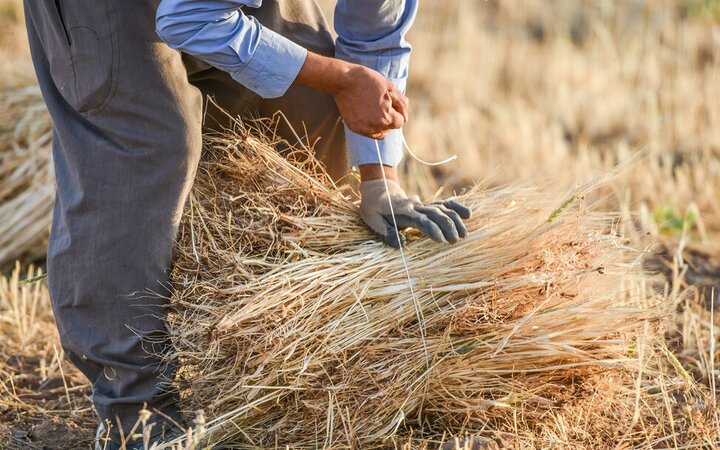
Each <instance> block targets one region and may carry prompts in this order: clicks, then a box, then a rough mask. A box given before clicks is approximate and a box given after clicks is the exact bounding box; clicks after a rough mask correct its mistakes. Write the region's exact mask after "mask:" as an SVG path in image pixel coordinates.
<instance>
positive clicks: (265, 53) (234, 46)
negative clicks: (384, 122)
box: [157, 0, 418, 167]
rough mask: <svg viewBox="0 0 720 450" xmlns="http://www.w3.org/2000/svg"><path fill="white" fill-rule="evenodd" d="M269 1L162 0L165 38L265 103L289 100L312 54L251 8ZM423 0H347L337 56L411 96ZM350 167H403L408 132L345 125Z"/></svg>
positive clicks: (339, 16)
mask: <svg viewBox="0 0 720 450" xmlns="http://www.w3.org/2000/svg"><path fill="white" fill-rule="evenodd" d="M261 3H262V0H162V2H161V3H160V5H159V7H158V10H157V33H158V36H160V38H161V39H163V40H164V41H165V42H167V44H168V45H170V46H171V47H172V48H175V49H178V50H181V51H183V52H185V53H188V54H190V55H193V56H195V57H197V58H199V59H201V60H203V61H205V62H207V63H208V64H210V65H212V66H214V67H217V68H219V69H221V70H224V71H226V72H228V73H229V74H230V75H231V76H232V77H233V79H234V80H236V81H237V82H238V83H240V84H242V85H243V86H245V87H247V88H248V89H250V90H252V91H253V92H255V93H257V94H258V95H260V96H261V97H264V98H274V97H280V96H282V95H283V94H284V93H285V92H286V91H287V89H288V88H289V87H290V85H291V84H292V83H293V81H294V80H295V78H296V77H297V75H298V72H300V69H301V68H302V65H303V63H304V62H305V57H306V56H307V50H305V49H304V48H302V47H301V46H299V45H298V44H296V43H294V42H292V41H291V40H290V39H288V38H286V37H284V36H281V35H279V34H277V33H275V32H274V31H272V30H270V29H268V28H265V27H263V26H262V24H260V23H259V22H258V21H257V20H256V19H255V18H254V17H252V11H251V9H248V10H245V11H247V12H248V14H247V15H246V14H245V12H244V11H243V10H241V9H240V8H241V7H243V6H247V7H248V8H258V7H260V5H261ZM417 7H418V0H339V1H338V2H337V6H336V7H335V30H336V31H337V34H338V38H337V41H336V42H335V56H336V57H337V58H339V59H342V60H345V61H350V62H353V63H357V64H361V65H363V66H366V67H369V68H371V69H375V70H377V71H378V72H380V73H381V74H382V75H384V76H386V77H387V78H388V79H389V80H390V81H392V82H393V83H394V84H395V85H396V86H397V87H398V89H400V90H401V91H403V92H404V91H405V86H406V83H407V76H408V64H409V59H410V51H411V47H410V44H409V43H408V42H407V41H406V40H405V35H406V34H407V32H408V31H409V29H410V26H411V25H412V22H413V20H414V19H415V15H416V14H417ZM345 133H346V136H347V144H348V152H349V157H350V164H351V165H353V166H355V167H357V166H359V165H361V164H376V163H379V162H380V160H381V159H382V162H383V164H386V165H389V166H396V165H398V164H399V163H400V161H401V160H402V154H403V142H402V141H403V139H402V130H393V131H391V132H390V133H388V135H387V137H386V138H385V139H384V140H382V141H378V144H379V147H380V155H378V152H377V149H376V146H375V140H374V139H370V138H367V137H364V136H360V135H358V134H356V133H353V132H352V131H350V130H349V129H348V128H347V127H345Z"/></svg>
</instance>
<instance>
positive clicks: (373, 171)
mask: <svg viewBox="0 0 720 450" xmlns="http://www.w3.org/2000/svg"><path fill="white" fill-rule="evenodd" d="M358 170H359V171H360V181H361V182H362V181H372V180H380V179H383V178H387V179H388V180H392V181H394V182H396V183H399V182H400V179H399V177H398V170H397V167H393V166H386V165H382V164H361V165H360V166H358ZM383 174H384V177H383Z"/></svg>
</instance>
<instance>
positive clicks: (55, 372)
mask: <svg viewBox="0 0 720 450" xmlns="http://www.w3.org/2000/svg"><path fill="white" fill-rule="evenodd" d="M332 3H333V2H332V1H330V0H323V1H322V4H323V7H324V8H326V9H327V11H328V12H329V13H328V17H329V18H331V11H332ZM0 27H1V28H0V29H2V30H3V33H2V34H0V58H2V61H3V63H2V64H1V65H0V86H2V89H3V90H2V91H0V92H2V93H3V94H2V95H3V97H5V96H6V95H7V94H6V93H7V92H10V91H8V90H7V89H10V88H17V87H22V86H29V87H30V91H28V92H29V94H28V95H30V96H32V95H35V98H36V95H37V93H36V92H34V91H32V89H33V88H32V86H33V84H34V77H33V72H32V65H31V63H30V59H29V52H28V49H27V42H26V38H25V30H24V25H23V18H22V7H21V2H20V1H18V0H0ZM410 41H411V43H412V44H413V46H414V53H413V57H412V62H411V76H410V82H409V86H408V96H409V98H410V100H411V120H410V123H409V124H408V125H407V127H406V137H407V141H408V143H409V145H410V146H411V147H412V149H413V151H414V152H415V153H416V154H418V155H419V156H421V157H422V158H424V159H426V160H431V161H434V160H442V159H445V158H446V157H448V156H450V155H453V154H454V155H457V156H458V159H457V161H454V162H451V163H448V164H445V165H442V166H438V167H427V166H425V165H422V164H420V163H418V162H417V161H415V160H413V159H412V158H410V157H407V158H406V160H405V162H404V165H403V172H404V183H405V184H406V185H407V187H408V189H407V190H409V191H415V192H418V193H420V194H421V195H422V196H425V197H429V196H431V195H433V194H434V193H435V192H436V191H437V190H438V189H440V188H441V187H445V189H449V190H453V189H462V188H463V187H466V186H469V185H471V184H473V183H474V182H476V181H477V180H483V183H485V184H486V185H488V186H498V185H519V184H522V185H540V186H543V187H544V189H548V190H552V191H560V192H565V191H569V190H570V189H571V188H573V187H577V186H580V185H582V184H584V183H586V182H588V181H590V180H592V179H594V178H596V177H598V176H603V175H607V174H609V173H615V172H616V173H617V174H616V175H615V177H614V178H613V180H612V181H611V182H610V183H608V184H607V185H606V186H605V187H604V188H603V189H602V190H601V191H600V192H599V193H598V194H597V195H598V198H597V199H601V200H602V208H605V209H607V210H610V211H620V212H621V213H622V216H621V217H622V218H623V220H622V223H621V226H622V228H623V230H624V232H625V235H626V236H627V237H628V242H629V243H630V244H631V245H632V246H634V247H635V248H640V249H645V251H646V256H647V261H646V263H645V264H646V267H647V268H648V270H649V271H652V272H656V273H658V274H660V276H659V277H657V278H656V280H657V282H656V285H655V288H656V289H658V290H660V291H665V292H666V293H667V295H666V297H667V299H668V301H671V302H673V303H674V305H673V307H674V308H675V310H676V311H677V313H678V314H677V317H676V318H675V319H674V320H673V321H672V323H671V324H669V326H668V332H667V340H668V344H669V346H670V348H671V349H672V350H673V351H674V352H675V355H676V357H677V359H678V360H679V362H680V363H682V364H683V366H684V367H685V368H686V370H687V371H688V373H689V374H690V375H691V376H693V377H694V378H695V379H697V380H698V381H700V382H702V383H703V384H705V385H707V386H708V388H709V389H710V390H711V391H712V392H713V395H712V396H710V397H708V401H709V402H715V401H716V399H715V396H714V386H715V383H716V381H717V379H718V371H717V369H716V368H715V364H714V362H715V360H716V355H715V352H714V346H715V344H716V341H717V335H718V333H717V331H720V330H717V326H718V324H720V321H719V320H717V319H716V318H715V317H714V314H713V313H712V312H713V310H714V308H715V307H717V306H718V298H719V297H720V296H719V295H718V292H715V294H714V295H713V288H714V289H715V291H717V290H718V287H720V240H719V237H720V2H718V1H715V0H657V1H654V0H645V1H642V0H614V1H611V0H597V1H590V0H588V1H570V0H557V1H545V0H493V1H483V0H469V1H467V0H446V1H435V0H425V1H421V11H420V14H419V16H418V19H417V22H416V25H415V27H414V29H413V31H412V33H411V36H410ZM10 100H11V99H9V98H0V103H7V102H9V101H10ZM33 117H35V116H33ZM36 117H37V119H36V120H37V121H38V122H34V121H33V123H39V122H40V121H41V120H44V119H42V118H40V116H36ZM34 120H35V119H34ZM19 124H21V125H23V126H27V125H28V124H27V123H24V122H22V120H20V119H17V118H14V116H11V115H7V114H6V115H3V116H2V117H0V132H1V133H2V137H0V214H2V215H0V229H2V230H9V231H6V232H5V234H4V236H0V242H2V243H3V244H2V245H3V246H4V248H0V255H4V257H5V259H4V260H3V261H1V263H2V266H3V270H4V272H5V273H9V272H10V270H11V269H12V268H13V267H14V260H15V259H20V261H21V264H22V265H26V264H29V263H31V262H35V263H39V264H42V248H43V245H44V243H43V242H44V238H45V235H46V233H47V227H48V225H49V217H48V216H47V214H46V213H43V214H41V215H40V216H38V217H32V220H31V222H32V223H33V224H34V225H35V227H36V228H37V230H31V231H32V233H29V232H28V227H27V226H25V225H23V226H19V225H17V224H20V223H26V222H22V221H21V219H22V218H26V217H28V214H29V213H30V212H35V213H37V211H39V210H40V209H39V207H37V205H42V208H47V199H48V195H51V194H49V193H48V192H47V186H48V185H50V186H51V183H52V181H51V177H50V176H46V175H47V173H46V171H47V167H48V166H47V164H46V162H47V159H45V160H43V156H42V155H43V154H45V155H46V156H45V158H47V150H48V146H47V142H46V143H45V144H43V145H42V146H40V147H37V148H34V149H32V152H31V154H32V155H35V156H33V160H34V161H36V163H34V164H25V165H23V164H18V163H17V161H18V158H21V155H27V154H28V151H27V148H26V147H28V145H27V144H28V143H27V142H18V141H17V140H16V139H13V136H16V134H13V133H16V131H17V130H18V128H19V126H20V125H19ZM44 126H45V127H46V125H44ZM41 128H42V127H41ZM36 132H37V133H39V135H44V134H43V133H47V129H46V128H43V129H40V130H39V131H36ZM43 152H45V153H43ZM39 172H42V174H41V175H42V176H39V175H38V173H39ZM50 175H51V174H50ZM27 180H32V182H27ZM33 186H34V187H35V188H33ZM28 192H30V193H32V194H33V195H29V194H28ZM38 192H40V194H38ZM21 194H24V195H25V197H22V198H20V197H21ZM19 198H20V200H18V199H19ZM593 200H596V199H593ZM10 204H12V210H9V209H8V208H7V207H6V208H5V209H3V206H7V205H10ZM42 211H46V209H42ZM20 216H22V217H20ZM10 223H12V224H14V225H13V226H12V227H10V226H8V225H7V224H10ZM18 228H20V229H18ZM10 231H12V232H13V233H18V236H21V237H17V238H14V236H16V235H11V234H8V233H10ZM20 231H25V233H24V234H22V235H21V234H20ZM28 236H30V237H28ZM11 237H13V238H14V239H11ZM21 238H22V239H26V240H27V241H28V242H29V241H32V242H34V245H31V246H17V245H14V243H17V242H19V241H18V239H21ZM4 239H5V240H4ZM5 242H7V243H5ZM13 245H14V247H13ZM11 247H12V249H13V251H12V252H7V253H6V254H4V253H3V250H5V249H9V248H11ZM30 275H31V276H35V275H36V273H32V274H30ZM22 276H25V273H24V272H23V275H22ZM15 283H16V284H18V283H19V280H16V281H15ZM11 284H12V283H11V282H10V281H7V282H6V284H4V285H3V284H0V323H1V324H2V326H1V327H0V443H2V442H3V440H2V439H3V436H5V438H6V439H8V440H7V442H9V443H10V444H7V445H15V446H17V447H18V448H24V447H22V446H21V445H24V444H21V443H23V442H29V441H33V439H34V442H41V441H43V433H45V434H46V435H47V433H48V431H47V430H51V431H52V432H51V433H50V435H51V436H59V435H61V434H62V433H63V430H65V431H64V432H65V433H66V434H67V435H68V436H70V435H73V436H76V437H77V440H76V441H73V442H75V443H76V444H77V443H78V442H79V443H80V444H77V445H85V444H86V443H87V442H88V441H89V439H90V437H91V433H92V431H91V430H89V429H88V424H91V423H92V414H91V410H90V403H89V398H88V395H89V389H88V387H87V386H86V385H85V383H84V381H83V380H82V378H81V377H80V376H79V375H78V374H77V372H76V371H75V370H74V369H73V368H72V367H71V366H70V365H69V364H67V363H65V362H63V361H62V358H61V355H60V353H61V351H60V347H59V344H58V343H57V338H56V336H55V332H54V329H53V325H52V315H51V311H50V310H49V304H48V302H47V301H46V300H45V299H46V294H44V293H43V292H44V291H42V289H44V287H39V288H31V287H30V286H29V285H23V286H16V287H15V288H12V286H11ZM31 289H36V290H37V289H39V291H37V292H35V291H33V292H34V293H33V292H30V290H31ZM17 292H25V293H24V294H22V295H16V293H17ZM33 298H35V299H42V300H37V302H35V303H33V301H32V299H33ZM713 301H714V303H715V305H713ZM58 430H59V431H58ZM33 433H35V436H34V437H33V436H32V434H33ZM46 444H47V445H48V448H70V447H67V446H66V447H63V446H62V445H67V444H66V443H65V444H58V443H57V442H56V443H55V444H53V443H52V442H49V441H48V442H47V443H46ZM53 445H55V447H53ZM58 445H60V446H58ZM73 445H75V444H73ZM0 446H2V445H0ZM668 446H671V445H670V444H668ZM3 448H5V447H3ZM10 448H14V447H10ZM27 448H33V447H27ZM78 448H80V447H78Z"/></svg>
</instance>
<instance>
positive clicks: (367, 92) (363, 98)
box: [295, 52, 408, 139]
mask: <svg viewBox="0 0 720 450" xmlns="http://www.w3.org/2000/svg"><path fill="white" fill-rule="evenodd" d="M295 81H296V83H298V84H301V85H304V86H309V87H312V88H314V89H318V90H320V91H323V92H327V93H329V94H331V95H332V96H333V98H334V99H335V103H336V104H337V106H338V109H339V110H340V116H341V117H342V118H343V121H344V122H345V124H346V125H347V126H348V128H350V129H351V130H352V131H354V132H355V133H358V134H361V135H363V136H367V137H371V138H374V139H384V138H385V136H386V135H387V133H388V132H389V131H390V130H393V129H396V128H401V127H402V126H403V125H405V123H406V122H407V120H408V99H407V97H405V95H404V94H403V93H402V92H400V91H399V90H398V89H397V88H396V87H395V85H393V84H392V83H391V82H390V81H389V80H388V79H387V78H385V77H384V76H382V75H380V74H379V73H378V72H376V71H374V70H372V69H368V68H366V67H363V66H360V65H358V64H351V63H348V62H345V61H341V60H339V59H335V58H327V57H324V56H320V55H316V54H314V53H312V52H309V53H308V56H307V59H306V60H305V64H304V65H303V67H302V69H301V70H300V73H299V74H298V76H297V78H296V80H295Z"/></svg>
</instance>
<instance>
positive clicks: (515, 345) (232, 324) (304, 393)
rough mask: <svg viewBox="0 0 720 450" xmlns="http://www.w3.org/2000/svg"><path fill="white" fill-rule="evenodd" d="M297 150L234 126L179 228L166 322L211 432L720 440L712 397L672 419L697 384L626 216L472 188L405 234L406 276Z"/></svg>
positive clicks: (299, 442)
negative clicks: (459, 213) (454, 216)
mask: <svg viewBox="0 0 720 450" xmlns="http://www.w3.org/2000/svg"><path fill="white" fill-rule="evenodd" d="M290 159H291V160H292V161H294V162H295V164H294V165H293V164H291V163H289V162H287V160H286V159H284V158H283V157H282V156H280V155H279V154H277V153H276V152H275V151H274V150H273V148H272V146H269V145H267V144H264V143H263V142H262V141H261V140H258V139H257V138H255V137H252V135H248V134H247V133H245V132H243V130H241V131H239V132H238V135H237V136H235V137H233V136H223V137H221V138H215V139H211V140H210V141H209V143H208V145H207V148H206V152H205V159H204V160H203V162H201V165H200V170H199V174H198V178H197V181H196V184H195V187H194V189H193V191H192V193H191V197H190V200H189V206H188V210H187V211H186V214H185V218H184V221H183V225H182V226H181V234H180V238H179V242H178V246H177V248H176V267H175V270H174V273H173V279H174V282H175V294H174V296H173V305H174V308H173V310H172V311H173V312H172V315H171V317H170V318H169V326H170V330H171V334H172V335H173V340H174V343H175V347H176V349H177V355H178V356H179V357H180V359H181V362H182V369H181V371H180V376H179V383H180V386H181V387H182V388H183V390H184V391H185V392H186V393H187V394H191V395H188V397H187V399H186V403H185V405H186V407H187V408H188V409H189V410H198V409H204V410H205V413H206V414H207V416H208V417H209V419H210V421H209V422H208V423H207V424H206V427H205V432H206V436H207V438H208V439H209V441H210V442H224V441H230V442H235V443H238V445H241V446H242V447H243V448H244V447H248V448H251V447H273V446H278V447H283V446H286V445H289V446H290V447H292V448H311V447H314V448H317V447H333V448H387V446H388V445H392V444H393V443H398V442H399V443H403V442H410V443H413V446H415V445H423V444H421V443H423V442H424V443H425V444H427V443H428V442H433V441H435V442H437V441H439V440H441V439H442V438H443V436H448V435H450V434H455V433H460V434H462V433H464V432H481V433H483V434H486V435H488V436H491V437H494V438H496V439H499V440H500V441H502V442H503V443H504V444H505V445H513V446H521V447H526V448H536V447H548V446H552V447H555V446H557V445H566V446H568V448H610V447H612V446H615V445H625V446H628V445H629V446H653V447H655V446H657V445H658V444H661V443H663V442H665V441H666V440H668V439H674V440H675V441H677V442H679V443H682V444H686V445H691V444H696V443H703V442H705V443H713V442H716V441H717V439H718V436H716V434H715V432H714V431H713V430H714V429H715V428H716V426H717V425H720V424H718V423H717V422H715V417H714V416H713V415H712V414H713V413H714V408H712V407H708V405H704V404H703V405H702V406H698V405H697V404H694V406H693V407H691V408H690V410H691V411H692V412H693V414H697V415H698V416H699V418H695V420H696V422H697V424H696V425H695V426H693V427H692V428H688V427H687V426H686V423H687V420H690V419H689V418H688V417H689V416H688V414H687V413H686V412H685V411H682V410H680V411H676V410H677V409H678V399H677V398H675V399H673V398H672V397H671V394H672V395H678V396H680V397H681V398H682V399H683V401H685V400H684V399H685V398H691V399H693V402H695V401H696V400H697V399H698V398H703V394H701V391H699V390H698V389H699V388H697V387H696V386H695V385H694V383H693V382H692V380H691V379H690V378H689V377H687V376H686V377H684V378H683V375H685V372H684V371H683V370H682V369H681V368H680V367H678V368H673V366H672V365H669V364H663V362H662V360H663V359H664V355H663V354H662V349H663V347H662V345H661V344H659V343H658V342H657V341H656V331H657V330H658V329H659V326H660V322H661V319H662V318H663V317H664V316H666V315H668V313H669V311H667V309H665V307H663V304H667V303H666V302H662V301H660V300H662V297H656V296H654V295H653V294H652V293H651V292H650V291H649V290H648V288H647V285H646V284H645V283H646V282H647V280H646V279H645V278H644V276H643V275H642V273H641V272H640V271H639V270H638V269H639V263H640V261H641V257H640V256H641V255H638V254H636V253H635V252H634V251H632V250H630V249H629V248H628V247H627V246H626V245H625V241H624V239H623V238H622V237H620V236H619V235H618V234H617V233H615V226H614V225H615V222H616V220H615V218H614V217H613V216H612V215H607V214H596V213H593V212H591V211H586V210H585V209H584V207H583V206H582V202H581V201H580V200H579V199H580V198H581V197H582V196H583V195H584V194H585V193H586V192H588V191H590V188H589V187H587V188H585V189H584V190H581V191H578V192H573V193H571V194H569V195H567V194H566V195H562V194H557V193H553V192H552V191H538V190H536V189H518V188H512V189H498V190H482V189H473V190H471V191H469V192H468V193H466V194H464V195H462V196H460V197H458V199H459V200H460V201H462V202H464V203H465V204H466V205H467V206H468V207H470V208H471V209H472V210H473V211H474V213H475V215H474V217H473V218H471V219H470V220H469V221H468V222H467V225H468V229H469V231H470V234H469V236H468V238H467V239H465V240H463V241H461V242H460V243H458V244H456V245H454V246H447V247H442V246H438V245H436V244H434V243H432V242H431V241H429V240H428V239H422V238H420V237H418V236H416V235H411V236H410V239H409V241H410V243H409V245H408V247H407V249H406V252H405V255H406V258H407V265H408V272H407V273H409V278H408V275H407V274H406V272H405V271H404V267H403V263H402V259H401V257H400V255H399V254H398V253H397V252H396V251H394V250H392V249H389V248H387V247H384V246H383V245H382V244H380V243H376V242H373V241H372V239H371V236H370V234H369V232H368V231H367V229H366V228H365V227H364V225H363V224H362V223H361V221H360V220H359V217H358V214H357V210H356V206H355V205H354V204H353V203H352V202H350V200H349V199H347V198H346V197H344V196H342V195H341V194H340V192H339V191H338V190H336V189H333V188H332V187H331V186H328V182H327V180H326V179H325V178H324V177H323V176H322V174H320V175H316V176H311V175H308V174H309V173H314V172H316V166H315V163H314V161H313V160H312V159H311V157H310V154H309V153H303V152H302V151H298V152H296V153H295V154H293V155H292V156H291V157H290ZM568 199H570V200H568ZM573 199H577V200H576V201H572V200H573ZM410 280H411V281H410ZM410 282H411V283H412V286H410V285H409V283H410ZM676 370H679V372H676ZM663 371H669V372H667V373H664V372H663ZM589 405H592V407H589ZM665 406H667V408H665ZM583 411H584V413H583V414H578V413H580V412H583ZM618 424H622V426H621V427H618ZM676 424H678V425H677V426H678V427H679V428H678V429H675V426H676ZM240 442H242V444H239V443H240Z"/></svg>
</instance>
